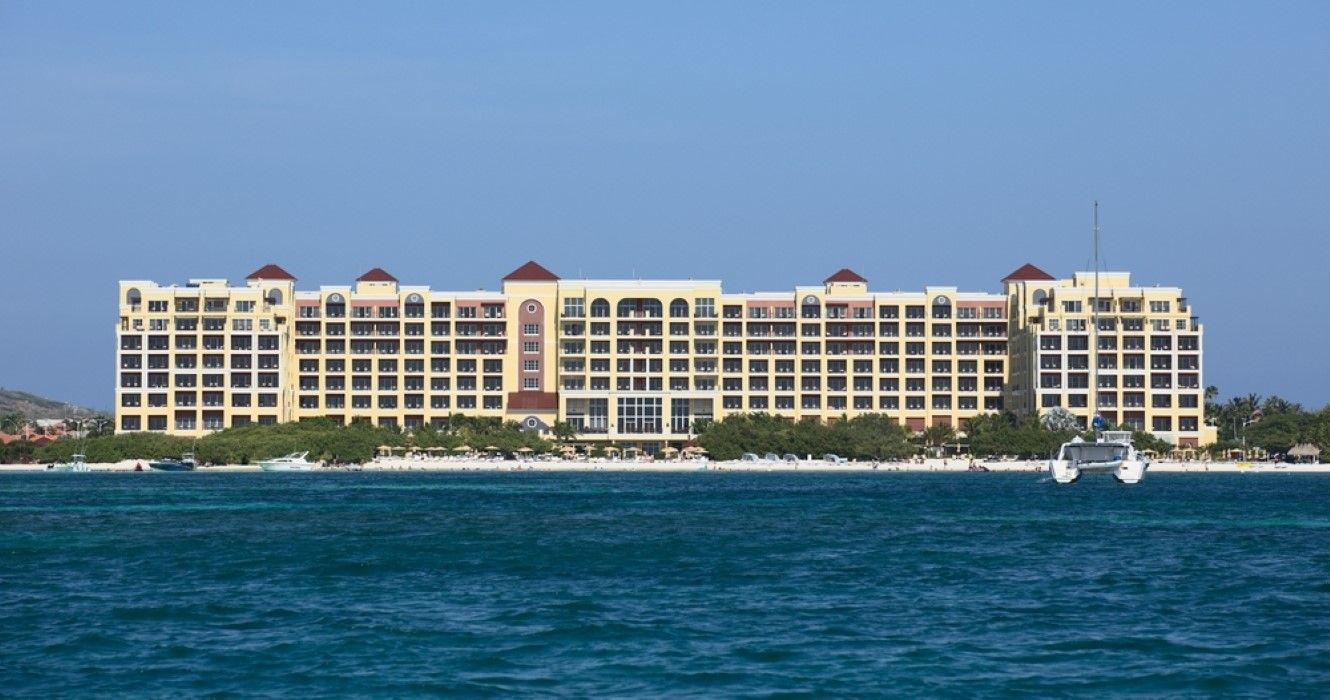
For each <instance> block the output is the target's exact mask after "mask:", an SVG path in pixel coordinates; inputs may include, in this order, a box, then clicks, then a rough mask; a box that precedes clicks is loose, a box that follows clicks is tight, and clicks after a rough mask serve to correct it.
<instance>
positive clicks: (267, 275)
mask: <svg viewBox="0 0 1330 700" xmlns="http://www.w3.org/2000/svg"><path fill="white" fill-rule="evenodd" d="M245 279H247V280H291V281H292V282H294V281H295V280H296V278H295V277H294V276H293V275H292V274H291V273H289V272H287V271H286V270H283V269H282V268H280V267H278V266H277V265H274V264H272V263H268V264H267V265H264V266H263V267H260V268H259V269H257V270H255V271H253V272H251V273H249V276H247V277H245Z"/></svg>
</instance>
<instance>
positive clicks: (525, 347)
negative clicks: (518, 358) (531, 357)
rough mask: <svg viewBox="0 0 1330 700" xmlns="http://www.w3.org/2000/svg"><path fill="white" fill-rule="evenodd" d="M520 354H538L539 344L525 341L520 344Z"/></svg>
mask: <svg viewBox="0 0 1330 700" xmlns="http://www.w3.org/2000/svg"><path fill="white" fill-rule="evenodd" d="M522 352H527V353H530V352H540V343H536V342H531V341H527V342H524V343H522Z"/></svg>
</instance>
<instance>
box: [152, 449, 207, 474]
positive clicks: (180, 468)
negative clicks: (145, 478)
mask: <svg viewBox="0 0 1330 700" xmlns="http://www.w3.org/2000/svg"><path fill="white" fill-rule="evenodd" d="M148 466H150V467H152V468H153V469H156V470H157V471H159V472H192V471H194V470H195V469H197V468H198V466H199V465H198V462H196V461H194V455H193V454H192V453H190V452H186V453H185V454H183V455H180V457H178V458H176V457H167V458H165V459H159V460H156V461H153V462H148Z"/></svg>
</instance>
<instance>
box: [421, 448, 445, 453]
mask: <svg viewBox="0 0 1330 700" xmlns="http://www.w3.org/2000/svg"><path fill="white" fill-rule="evenodd" d="M443 450H444V448H442V447H426V448H425V451H426V452H443Z"/></svg>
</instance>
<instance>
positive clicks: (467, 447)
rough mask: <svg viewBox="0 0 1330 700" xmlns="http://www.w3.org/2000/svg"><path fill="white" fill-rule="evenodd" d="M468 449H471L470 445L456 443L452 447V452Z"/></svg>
mask: <svg viewBox="0 0 1330 700" xmlns="http://www.w3.org/2000/svg"><path fill="white" fill-rule="evenodd" d="M470 451H471V446H470V445H458V446H457V447H454V448H453V452H470Z"/></svg>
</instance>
